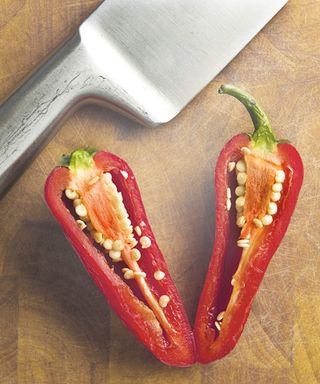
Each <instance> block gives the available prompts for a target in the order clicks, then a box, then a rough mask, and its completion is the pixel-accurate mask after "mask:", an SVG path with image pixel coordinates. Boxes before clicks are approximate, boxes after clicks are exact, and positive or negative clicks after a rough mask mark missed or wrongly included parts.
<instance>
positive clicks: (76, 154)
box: [60, 148, 96, 174]
mask: <svg viewBox="0 0 320 384" xmlns="http://www.w3.org/2000/svg"><path fill="white" fill-rule="evenodd" d="M95 152H96V150H95V149H92V148H83V149H77V150H75V151H73V152H72V153H71V154H70V155H63V156H62V158H61V160H60V165H62V166H65V167H68V168H69V169H70V170H71V171H72V172H73V173H74V174H76V173H77V172H79V170H81V169H88V168H91V167H92V165H93V156H94V154H95Z"/></svg>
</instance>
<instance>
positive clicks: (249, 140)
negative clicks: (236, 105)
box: [194, 85, 303, 363]
mask: <svg viewBox="0 0 320 384" xmlns="http://www.w3.org/2000/svg"><path fill="white" fill-rule="evenodd" d="M219 93H226V94H229V95H232V96H234V97H236V98H237V99H239V100H240V101H241V102H242V103H243V104H244V106H245V107H246V109H247V110H248V112H249V113H250V115H251V118H252V121H253V124H254V127H255V129H254V132H253V133H252V134H250V135H247V134H239V135H237V136H235V137H233V138H232V139H231V140H230V141H229V142H228V143H227V144H226V145H225V147H224V148H223V150H222V152H221V153H220V155H219V158H218V162H217V165H216V168H215V190H216V235H215V241H214V247H213V252H212V257H211V261H210V264H209V268H208V272H207V276H206V280H205V284H204V287H203V290H202V293H201V297H200V301H199V305H198V310H197V315H196V321H195V327H194V335H195V340H196V346H197V351H198V360H199V362H201V363H208V362H210V361H214V360H216V359H219V358H221V357H223V356H225V355H226V354H228V353H229V352H230V351H231V350H232V348H233V347H234V346H235V344H236V343H237V341H238V339H239V337H240V335H241V333H242V330H243V328H244V325H245V322H246V320H247V317H248V315H249V311H250V308H251V304H252V301H253V298H254V296H255V294H256V292H257V289H258V287H259V284H260V283H261V280H262V278H263V275H264V273H265V271H266V268H267V266H268V263H269V261H270V259H271V257H272V255H273V254H274V253H275V251H276V249H277V248H278V246H279V244H280V242H281V239H282V238H283V236H284V234H285V232H286V230H287V227H288V224H289V221H290V218H291V215H292V213H293V210H294V208H295V205H296V202H297V198H298V194H299V191H300V187H301V184H302V180H303V165H302V161H301V158H300V156H299V154H298V152H297V150H296V149H295V148H294V147H293V146H292V145H290V144H288V143H281V142H279V141H277V140H276V139H275V137H274V134H273V132H272V130H271V126H270V123H269V120H268V118H267V116H266V114H265V113H264V112H263V110H262V109H261V107H260V106H259V105H258V104H257V103H256V102H255V101H254V99H253V98H252V96H250V95H249V94H247V93H245V92H243V91H241V90H240V89H238V88H236V87H234V86H231V85H225V86H222V87H221V88H220V90H219Z"/></svg>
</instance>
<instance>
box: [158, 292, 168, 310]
mask: <svg viewBox="0 0 320 384" xmlns="http://www.w3.org/2000/svg"><path fill="white" fill-rule="evenodd" d="M169 301H170V297H169V296H167V295H162V296H160V298H159V305H160V307H162V308H165V307H166V306H167V305H168V303H169Z"/></svg>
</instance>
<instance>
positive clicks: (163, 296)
mask: <svg viewBox="0 0 320 384" xmlns="http://www.w3.org/2000/svg"><path fill="white" fill-rule="evenodd" d="M67 165H68V166H67V167H57V168H55V169H54V170H53V171H52V173H51V174H50V175H49V177H48V179H47V182H46V186H45V197H46V200H47V203H48V205H49V207H50V209H51V211H52V213H53V215H54V216H55V217H56V219H57V221H58V222H59V223H60V225H61V226H62V229H63V231H64V233H65V235H66V236H67V238H68V239H69V240H70V242H71V244H72V245H73V247H74V248H75V250H76V251H77V253H78V255H79V256H80V258H81V260H82V262H83V264H84V266H85V268H86V269H87V271H88V272H89V274H90V275H91V276H92V278H93V280H94V281H95V283H96V284H97V286H98V287H99V288H100V290H101V291H102V293H103V294H104V296H105V297H106V299H107V300H108V302H109V303H110V305H111V306H112V307H113V309H114V310H115V311H116V313H117V314H118V315H119V317H120V318H121V319H122V321H123V322H124V323H125V324H126V326H127V327H128V328H129V329H130V330H131V331H132V332H133V333H134V334H135V335H136V336H137V338H138V339H139V340H140V341H141V342H142V343H143V344H144V345H145V346H146V347H147V348H149V350H150V351H151V352H152V353H153V354H154V355H155V356H156V357H157V358H158V359H159V360H161V361H162V362H164V363H166V364H170V365H175V366H187V365H191V364H193V363H194V361H195V352H194V341H193V334H192V331H191V328H190V325H189V322H188V319H187V316H186V313H185V310H184V307H183V304H182V301H181V298H180V296H179V294H178V292H177V289H176V287H175V285H174V283H173V282H172V279H171V277H170V274H169V271H168V268H167V266H166V263H165V260H164V258H163V255H162V254H161V251H160V250H159V247H158V245H157V243H156V240H155V238H154V235H153V233H152V230H151V227H150V224H149V222H148V220H147V217H146V213H145V210H144V207H143V204H142V201H141V196H140V192H139V189H138V185H137V183H136V180H135V177H134V175H133V173H132V171H131V169H130V168H129V166H128V165H127V163H126V162H125V161H123V160H122V159H120V158H119V157H117V156H115V155H113V154H111V153H108V152H97V153H92V151H90V150H77V151H75V152H73V153H72V155H71V157H70V158H68V159H67Z"/></svg>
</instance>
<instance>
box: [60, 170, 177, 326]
mask: <svg viewBox="0 0 320 384" xmlns="http://www.w3.org/2000/svg"><path fill="white" fill-rule="evenodd" d="M113 172H115V170H112V171H110V172H106V173H103V172H102V171H101V170H98V169H97V168H93V169H90V170H85V171H83V172H80V174H79V175H75V176H74V177H73V178H72V180H71V182H70V184H69V186H68V189H67V190H66V195H67V197H68V192H67V191H71V192H70V193H69V198H70V197H71V199H72V200H73V205H74V209H75V213H76V215H77V216H78V217H79V219H80V220H78V221H79V223H80V224H79V225H80V226H81V227H82V229H84V228H85V227H84V226H86V228H87V229H88V230H89V232H90V234H91V236H92V238H93V239H94V241H95V242H96V243H97V244H98V245H99V246H100V247H99V248H100V250H101V247H102V249H103V250H104V251H105V252H106V254H108V256H109V257H110V258H111V262H112V263H119V262H123V263H124V264H125V266H126V268H122V272H123V277H124V279H126V280H134V282H135V283H136V285H137V287H138V289H139V291H140V293H141V294H142V297H143V298H144V300H145V301H146V303H147V304H148V306H149V307H150V308H151V309H152V311H153V313H154V314H155V316H156V318H157V320H158V321H159V323H160V324H161V326H162V327H163V329H164V330H165V331H166V332H167V333H168V332H170V330H171V326H170V324H169V322H168V320H167V318H166V316H165V313H164V311H163V307H165V306H166V305H167V304H168V302H169V300H168V299H169V298H168V297H167V296H161V297H160V298H159V301H158V300H157V299H156V297H155V295H154V294H153V293H152V292H151V289H150V287H149V286H148V284H147V281H146V274H145V273H144V272H143V271H142V270H141V268H140V266H139V263H138V260H139V258H140V257H141V252H140V251H139V250H138V249H137V248H135V247H136V245H137V244H138V242H137V240H136V238H135V235H134V232H133V226H132V223H131V220H130V219H129V215H128V212H127V209H126V207H125V205H124V202H123V197H122V194H121V192H118V190H117V186H116V184H115V183H114V182H113V180H112V173H113ZM122 172H123V171H122ZM123 174H124V175H125V176H127V174H126V172H124V173H123ZM125 176H124V177H125ZM73 197H76V198H73ZM137 235H138V236H139V235H140V236H141V235H143V234H142V233H141V229H140V227H139V230H138V233H137ZM140 243H141V245H142V248H148V247H149V246H150V244H151V242H150V239H149V238H148V237H146V236H141V237H140ZM142 253H143V251H142ZM142 257H143V256H142Z"/></svg>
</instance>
